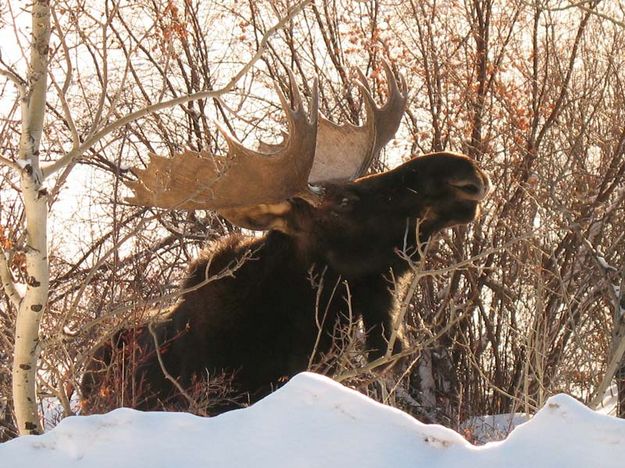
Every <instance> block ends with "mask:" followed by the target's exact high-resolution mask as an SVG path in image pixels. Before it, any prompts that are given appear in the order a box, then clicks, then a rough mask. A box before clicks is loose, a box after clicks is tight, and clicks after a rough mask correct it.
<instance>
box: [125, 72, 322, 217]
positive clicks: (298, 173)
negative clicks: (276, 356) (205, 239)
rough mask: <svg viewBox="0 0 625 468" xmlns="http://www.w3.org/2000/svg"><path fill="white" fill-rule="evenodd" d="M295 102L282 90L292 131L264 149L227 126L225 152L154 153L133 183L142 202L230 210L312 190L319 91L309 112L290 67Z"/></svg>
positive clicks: (135, 201) (135, 200)
mask: <svg viewBox="0 0 625 468" xmlns="http://www.w3.org/2000/svg"><path fill="white" fill-rule="evenodd" d="M289 83H290V88H291V95H292V97H291V101H292V103H293V105H290V104H289V103H288V102H287V99H286V98H285V96H284V94H283V93H282V92H281V91H280V90H279V89H278V90H277V93H278V97H279V99H280V102H281V105H282V108H283V109H284V112H285V114H286V118H287V125H288V134H287V136H286V137H285V138H284V141H283V143H282V144H281V145H277V146H275V147H273V148H272V150H271V151H266V152H260V151H254V150H251V149H249V148H246V147H245V146H244V145H243V144H242V143H241V142H240V141H239V140H237V139H236V138H235V137H234V136H233V135H232V134H231V133H230V132H229V131H228V130H227V129H226V128H225V127H223V126H222V125H219V124H218V123H217V128H218V130H219V131H220V132H221V133H222V135H223V136H224V138H225V140H226V142H227V144H228V154H227V156H226V157H215V156H213V155H211V154H209V153H207V152H202V153H197V152H192V151H185V152H183V153H178V154H175V155H174V157H173V158H163V157H159V156H155V155H150V162H149V164H148V166H147V168H146V169H145V170H137V171H136V174H137V177H138V180H137V181H136V182H130V183H129V184H128V186H129V187H130V188H131V189H132V191H133V192H134V197H133V198H131V199H129V200H128V201H129V202H130V203H133V204H137V205H146V206H158V207H162V208H176V209H213V210H218V211H219V210H221V209H231V208H237V207H247V206H251V205H259V204H265V203H277V202H280V201H283V200H285V199H287V198H290V197H292V196H294V195H296V194H299V193H306V192H307V191H308V177H309V174H310V170H311V168H312V164H313V160H314V157H315V147H316V139H317V127H318V122H317V119H318V117H317V114H318V90H317V86H316V84H315V86H314V88H313V93H312V96H311V100H310V102H309V105H308V112H306V110H305V109H304V106H303V105H302V98H301V95H300V94H299V91H298V89H297V86H296V84H295V77H294V76H293V73H292V72H290V71H289Z"/></svg>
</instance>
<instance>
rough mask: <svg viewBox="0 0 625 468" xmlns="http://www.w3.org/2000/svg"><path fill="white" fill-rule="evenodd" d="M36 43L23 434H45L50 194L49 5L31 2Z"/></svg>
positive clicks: (19, 343) (16, 398) (18, 411)
mask: <svg viewBox="0 0 625 468" xmlns="http://www.w3.org/2000/svg"><path fill="white" fill-rule="evenodd" d="M32 39H33V42H32V46H31V51H30V67H29V73H28V88H27V90H26V94H24V95H23V96H22V97H21V99H22V134H21V140H20V148H19V159H20V161H21V164H20V167H22V168H23V169H22V174H21V190H22V197H23V202H24V212H25V216H26V231H27V244H26V252H25V254H26V269H27V279H28V281H27V283H28V284H27V289H26V293H25V294H24V297H23V299H22V300H21V302H20V304H19V308H18V311H17V319H16V325H15V352H14V357H13V404H14V408H15V417H16V420H17V425H18V430H19V432H20V434H22V435H23V434H36V433H40V432H41V423H40V421H39V414H38V410H37V394H36V374H37V360H38V358H39V324H40V322H41V316H42V315H43V312H44V309H45V307H46V304H47V301H48V279H49V271H48V253H47V215H48V213H47V211H48V206H47V199H48V197H47V193H46V191H45V189H44V188H43V186H42V175H41V171H40V169H39V145H40V142H41V135H42V132H43V119H44V115H45V107H46V91H47V73H48V47H49V40H50V4H49V1H46V0H37V1H35V2H34V3H33V6H32Z"/></svg>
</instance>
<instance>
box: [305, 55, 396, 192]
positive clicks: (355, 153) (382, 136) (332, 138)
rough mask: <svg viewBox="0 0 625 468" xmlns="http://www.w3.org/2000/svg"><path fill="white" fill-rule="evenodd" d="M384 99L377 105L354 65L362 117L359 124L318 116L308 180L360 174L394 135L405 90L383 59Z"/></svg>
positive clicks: (365, 79)
mask: <svg viewBox="0 0 625 468" xmlns="http://www.w3.org/2000/svg"><path fill="white" fill-rule="evenodd" d="M382 64H383V65H384V71H385V73H386V84H387V86H388V99H387V101H386V104H384V106H382V107H378V106H377V105H376V103H375V100H374V99H373V96H372V95H371V89H370V88H369V84H368V83H367V78H366V77H365V75H364V74H363V73H362V70H360V69H359V68H356V73H357V74H358V77H357V78H356V79H355V80H354V82H355V83H356V85H358V87H359V88H360V90H361V91H362V94H363V96H364V98H365V109H366V120H365V124H364V125H363V126H356V125H351V124H344V125H340V126H339V125H336V124H335V123H333V122H331V121H330V120H328V119H326V118H325V117H323V116H320V117H319V134H318V137H317V152H316V155H315V163H314V164H313V168H312V171H311V174H310V177H309V178H308V182H309V183H311V184H314V183H318V182H324V181H328V180H353V179H356V178H358V177H360V176H361V175H363V174H364V173H365V172H367V170H368V169H369V167H370V166H371V163H372V162H373V161H374V160H375V158H377V156H378V155H379V153H380V151H381V150H382V148H383V147H384V145H386V144H387V143H388V142H389V141H390V140H391V139H392V138H393V136H394V135H395V132H397V128H398V127H399V124H400V122H401V119H402V117H403V115H404V110H405V108H406V102H407V100H408V93H407V91H406V81H405V80H404V77H403V76H401V75H400V77H399V83H398V82H397V80H396V79H395V76H394V74H393V72H392V71H391V67H390V65H389V64H388V62H387V61H386V60H384V61H383V62H382Z"/></svg>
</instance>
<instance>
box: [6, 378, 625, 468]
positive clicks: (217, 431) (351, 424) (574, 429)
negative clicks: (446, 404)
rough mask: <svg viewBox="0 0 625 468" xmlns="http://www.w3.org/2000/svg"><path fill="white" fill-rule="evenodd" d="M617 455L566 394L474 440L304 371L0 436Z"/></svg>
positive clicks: (199, 458) (159, 448) (368, 459)
mask: <svg viewBox="0 0 625 468" xmlns="http://www.w3.org/2000/svg"><path fill="white" fill-rule="evenodd" d="M623 460H625V421H624V420H620V419H617V418H614V417H611V416H606V415H602V414H599V413H596V412H593V411H591V410H590V409H588V408H586V407H585V406H584V405H582V404H581V403H579V402H577V401H576V400H575V399H573V398H571V397H569V396H567V395H557V396H554V397H552V398H551V399H549V400H548V402H547V403H546V405H545V407H544V408H542V409H541V410H540V411H539V412H538V413H537V414H536V415H535V416H534V417H533V418H532V419H531V420H529V421H528V422H527V423H524V424H521V425H519V426H518V427H516V428H515V429H514V430H513V431H512V433H511V434H510V435H509V436H508V438H507V439H505V440H504V441H501V442H491V443H489V444H486V445H483V446H479V447H476V446H473V445H471V444H470V443H469V442H467V441H466V440H465V439H464V438H463V437H462V436H460V435H459V434H458V433H456V432H454V431H452V430H450V429H447V428H444V427H442V426H437V425H428V424H423V423H421V422H419V421H417V420H416V419H414V418H412V417H411V416H408V415H407V414H405V413H403V412H401V411H399V410H397V409H394V408H390V407H388V406H384V405H382V404H379V403H377V402H375V401H373V400H371V399H369V398H367V397H365V396H363V395H361V394H360V393H358V392H356V391H353V390H350V389H348V388H345V387H343V386H341V385H340V384H338V383H336V382H334V381H332V380H330V379H328V378H326V377H322V376H319V375H316V374H311V373H302V374H299V375H298V376H296V377H294V378H293V379H291V381H290V382H289V383H288V384H286V385H285V386H284V387H282V388H281V389H280V390H278V391H276V392H275V393H273V394H272V395H270V396H268V397H267V398H265V399H263V400H261V401H260V402H258V403H256V404H255V405H253V406H251V407H249V408H246V409H242V410H237V411H231V412H229V413H225V414H222V415H220V416H217V417H214V418H202V417H198V416H193V415H190V414H185V413H157V412H140V411H135V410H131V409H125V408H122V409H118V410H115V411H112V412H110V413H108V414H105V415H95V416H75V417H70V418H66V419H64V420H63V421H61V423H60V424H59V425H58V426H57V427H56V428H54V429H53V430H51V431H50V432H47V433H46V434H43V435H40V436H25V437H21V438H18V439H14V440H11V441H9V442H5V443H4V444H0V466H2V468H19V467H29V468H32V467H46V468H71V467H90V468H105V467H106V468H110V467H114V468H122V467H133V468H138V467H149V468H157V467H163V468H164V467H168V468H169V467H177V466H184V467H246V468H247V467H253V468H266V467H267V468H268V467H271V468H274V467H285V468H286V467H289V468H305V467H306V468H307V467H322V468H329V467H341V468H352V467H353V468H355V467H358V468H369V467H393V468H403V467H411V468H415V467H429V468H443V467H444V468H450V467H462V468H466V467H479V468H489V467H507V468H513V467H531V468H540V467H567V468H582V467H584V468H588V467H619V468H620V467H622V466H624V465H623V463H624V462H623Z"/></svg>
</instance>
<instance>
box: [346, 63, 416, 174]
mask: <svg viewBox="0 0 625 468" xmlns="http://www.w3.org/2000/svg"><path fill="white" fill-rule="evenodd" d="M382 66H383V67H384V73H385V75H386V86H387V89H388V97H387V101H386V103H385V104H384V105H383V106H382V107H378V106H377V104H376V102H375V100H374V99H373V96H372V94H371V88H370V87H369V84H368V82H367V79H366V77H365V75H364V74H363V72H362V70H360V69H359V68H358V69H356V72H357V74H358V77H357V78H356V79H354V83H355V84H356V85H357V86H358V87H359V88H360V90H361V92H362V93H363V96H364V97H365V101H366V103H367V106H366V107H367V119H369V118H372V119H373V120H374V124H373V126H374V128H375V144H374V147H373V149H372V151H371V155H370V158H369V160H368V161H363V165H362V167H361V171H360V173H359V174H358V176H360V175H362V174H364V173H365V172H366V171H367V170H368V169H369V166H370V165H371V163H372V162H373V159H375V157H377V155H378V154H379V153H380V151H381V150H382V148H383V147H384V146H385V145H386V144H387V143H388V142H389V141H390V140H391V139H392V138H393V136H394V135H395V133H396V132H397V128H398V127H399V124H400V123H401V119H402V117H403V115H404V110H405V108H406V103H407V102H408V93H407V88H406V80H405V78H404V77H403V76H402V75H401V74H400V75H399V83H398V82H397V79H396V78H395V74H394V73H393V71H392V70H391V66H390V64H389V63H388V61H387V60H386V59H383V60H382Z"/></svg>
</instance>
